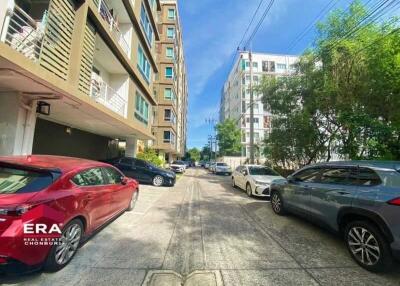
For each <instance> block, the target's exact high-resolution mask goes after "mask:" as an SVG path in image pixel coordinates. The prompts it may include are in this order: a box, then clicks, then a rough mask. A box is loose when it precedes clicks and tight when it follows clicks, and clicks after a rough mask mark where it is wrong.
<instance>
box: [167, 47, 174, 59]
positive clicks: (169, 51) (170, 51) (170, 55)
mask: <svg viewBox="0 0 400 286" xmlns="http://www.w3.org/2000/svg"><path fill="white" fill-rule="evenodd" d="M165 54H166V56H167V58H169V59H173V58H174V48H171V47H167V49H166V51H165Z"/></svg>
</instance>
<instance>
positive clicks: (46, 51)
mask: <svg viewBox="0 0 400 286" xmlns="http://www.w3.org/2000/svg"><path fill="white" fill-rule="evenodd" d="M0 8H1V9H0V136H1V137H0V155H20V154H32V153H35V154H55V155H67V156H77V157H83V158H90V159H108V158H112V157H115V156H118V155H120V154H121V150H120V146H121V145H123V146H126V147H125V148H124V149H125V150H124V152H125V154H126V155H127V156H135V155H136V153H137V151H138V142H141V141H142V142H148V141H149V140H150V141H152V140H155V139H156V137H155V136H154V134H153V127H154V125H153V123H154V121H155V118H154V112H153V111H154V110H156V109H157V106H158V96H157V93H156V90H157V88H158V83H156V82H157V78H158V77H159V72H160V70H161V68H162V67H161V66H159V64H158V53H157V45H158V43H159V41H160V33H159V24H158V19H159V18H158V17H159V13H160V12H161V3H160V1H159V0H134V1H133V0H107V1H106V0H86V1H85V0H48V1H30V0H0ZM121 142H123V143H124V144H121ZM139 145H140V144H139Z"/></svg>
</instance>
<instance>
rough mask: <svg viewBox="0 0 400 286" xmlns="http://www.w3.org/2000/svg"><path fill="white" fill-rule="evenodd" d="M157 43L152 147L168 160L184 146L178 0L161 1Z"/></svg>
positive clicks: (180, 153)
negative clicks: (157, 71)
mask: <svg viewBox="0 0 400 286" xmlns="http://www.w3.org/2000/svg"><path fill="white" fill-rule="evenodd" d="M158 30H159V33H160V41H159V42H158V43H157V64H158V66H159V69H160V72H159V74H158V78H157V80H156V88H155V93H156V94H157V101H158V106H157V108H156V110H155V112H154V119H155V121H154V128H153V135H154V137H155V140H154V144H153V147H154V148H155V149H157V150H158V152H159V155H160V157H163V158H164V159H165V160H166V162H171V161H173V160H175V159H177V158H179V157H182V156H184V154H185V151H186V150H185V149H186V129H187V119H186V118H187V104H188V87H187V79H186V66H185V57H184V49H183V40H182V29H181V24H180V19H179V10H178V3H177V0H161V11H160V12H159V24H158Z"/></svg>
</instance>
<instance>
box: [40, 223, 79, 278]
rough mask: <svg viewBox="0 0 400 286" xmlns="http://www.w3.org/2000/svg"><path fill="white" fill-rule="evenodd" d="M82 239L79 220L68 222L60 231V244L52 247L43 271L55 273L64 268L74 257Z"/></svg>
mask: <svg viewBox="0 0 400 286" xmlns="http://www.w3.org/2000/svg"><path fill="white" fill-rule="evenodd" d="M82 237H83V224H82V221H81V220H79V219H74V220H72V221H71V222H69V223H68V224H67V225H66V226H65V227H64V230H63V231H62V234H61V239H60V241H61V244H59V245H53V247H52V248H51V250H50V253H49V255H48V257H47V260H46V262H45V266H44V269H45V270H46V271H49V272H55V271H58V270H60V269H62V268H64V267H65V266H66V265H67V264H68V263H69V262H70V261H71V260H72V258H73V257H74V256H75V254H76V252H77V251H78V247H79V244H80V242H81V240H82Z"/></svg>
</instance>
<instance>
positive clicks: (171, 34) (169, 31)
mask: <svg viewBox="0 0 400 286" xmlns="http://www.w3.org/2000/svg"><path fill="white" fill-rule="evenodd" d="M167 37H168V39H175V28H174V27H168V28H167Z"/></svg>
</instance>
